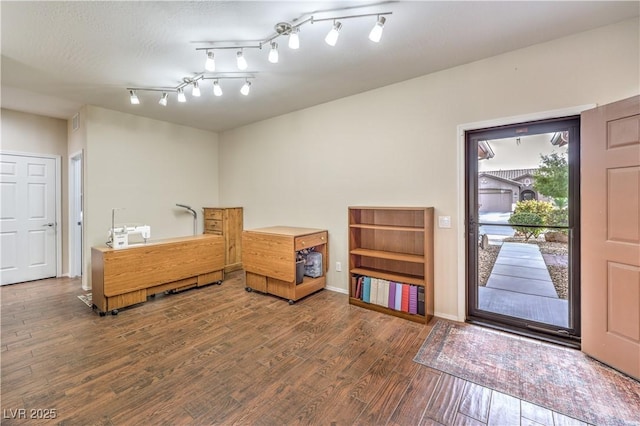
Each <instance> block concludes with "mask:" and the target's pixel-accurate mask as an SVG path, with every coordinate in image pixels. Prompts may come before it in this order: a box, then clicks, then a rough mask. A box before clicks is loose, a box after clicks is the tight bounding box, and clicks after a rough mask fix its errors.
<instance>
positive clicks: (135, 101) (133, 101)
mask: <svg viewBox="0 0 640 426" xmlns="http://www.w3.org/2000/svg"><path fill="white" fill-rule="evenodd" d="M129 96H130V100H131V105H139V104H140V99H138V95H136V91H135V90H129Z"/></svg>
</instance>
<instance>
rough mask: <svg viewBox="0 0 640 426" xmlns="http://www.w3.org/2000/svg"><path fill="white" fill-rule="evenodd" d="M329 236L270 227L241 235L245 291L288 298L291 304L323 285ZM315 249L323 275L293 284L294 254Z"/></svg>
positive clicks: (320, 230) (304, 230)
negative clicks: (320, 255) (319, 257)
mask: <svg viewBox="0 0 640 426" xmlns="http://www.w3.org/2000/svg"><path fill="white" fill-rule="evenodd" d="M328 241H329V235H328V232H327V231H326V230H324V229H313V228H295V227H290V226H272V227H268V228H259V229H252V230H247V231H244V232H243V233H242V247H243V248H242V263H243V265H244V269H245V271H246V283H247V287H246V290H247V291H252V290H257V291H260V292H263V293H269V294H273V295H276V296H280V297H283V298H285V299H289V303H290V304H293V303H294V302H295V301H296V300H298V299H301V298H303V297H305V296H307V295H309V294H311V293H313V292H316V291H318V290H320V289H323V288H324V287H325V285H326V273H327V271H328V265H329V256H328V254H329V250H328V244H327V243H328ZM311 247H315V251H317V252H319V253H322V267H323V275H322V276H320V277H318V278H311V277H307V276H305V277H304V280H303V282H302V283H301V284H298V285H296V252H297V251H300V250H303V249H307V248H311Z"/></svg>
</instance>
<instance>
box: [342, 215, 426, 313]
mask: <svg viewBox="0 0 640 426" xmlns="http://www.w3.org/2000/svg"><path fill="white" fill-rule="evenodd" d="M349 273H350V285H349V303H351V304H353V305H357V306H361V307H363V308H368V309H372V310H375V311H379V312H384V313H387V314H390V315H395V316H399V317H402V318H406V319H409V320H412V321H416V322H421V323H426V322H428V321H429V320H430V319H431V318H432V317H433V207H349ZM361 277H362V279H361ZM365 277H366V278H365ZM367 278H368V279H367ZM374 279H375V281H372V280H374ZM359 281H360V283H359ZM365 281H369V284H367V285H368V286H369V285H371V286H372V285H373V284H372V282H375V285H376V287H377V286H378V285H380V286H383V285H384V286H387V287H385V290H384V291H383V290H380V289H379V288H378V287H377V289H378V292H377V294H376V295H375V296H374V297H373V298H372V297H371V294H369V297H368V300H369V302H367V301H366V300H367V297H364V282H365ZM398 284H402V285H403V286H404V285H406V286H408V287H407V290H411V291H412V292H416V295H417V297H420V293H423V294H424V296H423V300H424V301H423V302H420V301H418V302H417V303H423V308H422V311H424V313H420V314H419V313H417V310H416V313H409V312H408V311H404V310H403V308H402V305H401V304H400V305H396V304H395V303H396V297H395V295H394V296H391V297H389V293H391V291H390V290H389V287H388V285H391V288H393V289H396V286H397V285H398ZM411 287H414V288H411ZM400 288H402V287H400ZM369 291H371V287H370V288H369ZM395 294H398V293H395ZM397 307H400V309H397Z"/></svg>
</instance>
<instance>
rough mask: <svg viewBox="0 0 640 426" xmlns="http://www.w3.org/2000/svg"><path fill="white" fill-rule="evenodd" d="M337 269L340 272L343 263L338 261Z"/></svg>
mask: <svg viewBox="0 0 640 426" xmlns="http://www.w3.org/2000/svg"><path fill="white" fill-rule="evenodd" d="M336 271H338V272H340V271H342V263H340V262H336Z"/></svg>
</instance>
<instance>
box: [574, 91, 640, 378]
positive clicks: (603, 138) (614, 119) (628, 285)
mask: <svg viewBox="0 0 640 426" xmlns="http://www.w3.org/2000/svg"><path fill="white" fill-rule="evenodd" d="M581 123H582V130H581V135H582V156H581V165H582V168H581V176H582V184H581V188H582V191H581V192H582V196H581V197H582V212H581V218H582V273H581V276H582V350H583V351H584V352H585V353H587V354H588V355H590V356H592V357H594V358H596V359H598V360H600V361H602V362H604V363H606V364H609V365H611V366H612V367H614V368H616V369H618V370H620V371H622V372H624V373H626V374H628V375H630V376H632V377H635V378H636V379H640V96H636V97H633V98H629V99H626V100H623V101H620V102H616V103H612V104H609V105H604V106H602V107H598V108H595V109H592V110H589V111H585V112H584V113H583V114H582V121H581Z"/></svg>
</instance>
